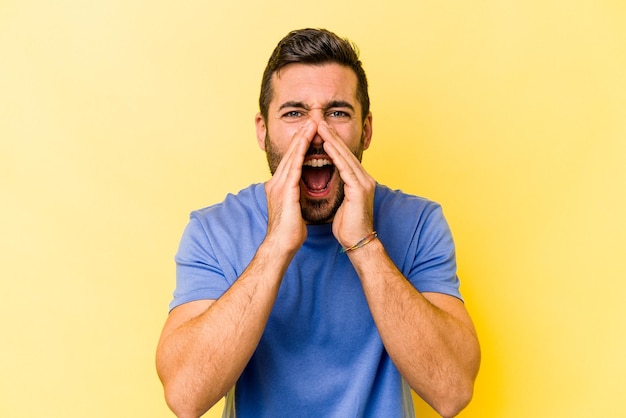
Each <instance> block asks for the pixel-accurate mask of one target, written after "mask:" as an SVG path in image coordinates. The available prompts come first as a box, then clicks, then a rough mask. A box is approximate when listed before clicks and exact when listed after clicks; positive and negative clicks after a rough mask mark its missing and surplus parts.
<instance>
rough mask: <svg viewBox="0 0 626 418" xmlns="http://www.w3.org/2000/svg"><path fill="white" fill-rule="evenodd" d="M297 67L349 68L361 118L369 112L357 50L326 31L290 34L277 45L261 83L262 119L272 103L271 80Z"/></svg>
mask: <svg viewBox="0 0 626 418" xmlns="http://www.w3.org/2000/svg"><path fill="white" fill-rule="evenodd" d="M293 63H300V64H309V65H322V64H327V63H337V64H341V65H345V66H347V67H350V68H351V69H352V70H353V71H354V73H355V74H356V78H357V91H356V95H357V100H358V101H359V102H360V103H361V111H362V112H363V114H362V118H363V120H365V118H366V117H367V115H368V114H369V111H370V98H369V93H368V90H367V77H366V76H365V71H364V70H363V65H362V64H361V61H360V60H359V50H358V48H357V46H356V45H355V44H354V43H353V42H351V41H350V40H348V39H345V38H341V37H339V36H337V35H335V34H334V33H332V32H330V31H328V30H326V29H311V28H307V29H299V30H294V31H292V32H289V33H288V34H287V36H285V37H284V38H283V39H281V41H280V42H279V43H278V45H276V48H275V49H274V52H272V55H271V56H270V59H269V61H268V62H267V66H266V67H265V71H264V72H263V79H262V81H261V95H260V96H259V108H260V110H261V115H262V116H263V119H265V120H267V115H268V109H269V105H270V102H271V101H272V95H273V91H272V76H273V75H274V73H276V72H278V71H280V69H281V68H283V67H285V66H286V65H288V64H293Z"/></svg>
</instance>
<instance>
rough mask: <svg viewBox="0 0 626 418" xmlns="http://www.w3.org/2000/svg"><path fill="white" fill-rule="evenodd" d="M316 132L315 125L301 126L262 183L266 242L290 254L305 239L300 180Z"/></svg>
mask: <svg viewBox="0 0 626 418" xmlns="http://www.w3.org/2000/svg"><path fill="white" fill-rule="evenodd" d="M316 132H317V124H316V123H315V122H313V121H311V120H309V121H307V122H306V123H304V124H303V125H302V126H301V127H300V128H299V129H298V130H297V131H296V133H295V134H294V136H293V139H292V141H291V143H290V145H289V148H287V151H286V152H285V154H284V155H283V157H282V159H281V162H280V164H279V165H278V167H277V169H276V171H275V173H274V175H273V176H272V178H271V179H270V180H268V181H267V182H266V183H265V194H266V196H267V209H268V225H267V236H266V242H269V243H271V244H272V245H275V246H276V248H278V249H279V251H285V252H287V253H291V254H292V255H293V254H294V253H295V252H297V251H298V249H299V248H300V247H301V246H302V244H303V243H304V241H305V240H306V236H307V230H306V224H305V222H304V220H303V219H302V209H301V206H300V178H301V176H302V164H303V163H304V156H305V154H306V152H307V150H308V148H309V145H310V143H311V141H312V140H313V137H314V136H315V134H316Z"/></svg>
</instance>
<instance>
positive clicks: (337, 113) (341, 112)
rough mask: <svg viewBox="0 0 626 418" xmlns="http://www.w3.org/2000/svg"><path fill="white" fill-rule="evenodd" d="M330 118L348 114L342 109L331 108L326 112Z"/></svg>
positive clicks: (346, 116)
mask: <svg viewBox="0 0 626 418" xmlns="http://www.w3.org/2000/svg"><path fill="white" fill-rule="evenodd" d="M328 116H330V117H331V118H349V117H350V115H349V114H348V113H347V112H344V111H342V110H333V111H332V112H330V113H329V114H328Z"/></svg>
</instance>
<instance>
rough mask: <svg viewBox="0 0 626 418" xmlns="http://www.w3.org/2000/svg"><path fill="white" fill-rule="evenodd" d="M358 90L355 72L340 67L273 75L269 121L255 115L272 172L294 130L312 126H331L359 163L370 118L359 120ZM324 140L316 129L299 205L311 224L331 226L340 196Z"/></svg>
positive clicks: (290, 69)
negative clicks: (328, 223)
mask: <svg viewBox="0 0 626 418" xmlns="http://www.w3.org/2000/svg"><path fill="white" fill-rule="evenodd" d="M356 91H357V78H356V75H355V73H354V71H353V70H352V69H350V68H349V67H346V66H343V65H340V64H335V63H329V64H323V65H306V64H289V65H287V66H285V67H283V68H282V69H280V71H279V72H277V73H275V74H274V75H273V78H272V93H273V95H272V100H271V102H270V105H269V109H268V116H267V120H264V119H263V117H262V116H261V115H260V114H257V116H256V129H257V140H258V142H259V146H260V147H261V149H262V150H264V151H265V152H266V154H267V160H268V163H269V166H270V171H271V172H272V174H274V172H275V171H276V168H277V167H278V165H279V164H280V162H281V160H282V158H283V155H284V153H285V151H286V150H287V148H288V147H289V144H290V143H291V141H292V139H293V137H294V135H295V134H296V132H297V131H298V129H299V128H300V127H302V126H303V125H304V124H305V123H311V122H312V123H314V124H315V125H316V126H319V124H320V123H324V124H326V125H327V126H328V127H330V129H331V130H332V132H333V134H334V135H336V136H337V137H339V138H340V139H341V141H343V142H344V143H345V144H346V146H347V147H348V148H349V149H350V150H351V151H352V153H353V154H354V155H355V156H356V157H357V158H358V159H359V161H360V160H361V156H362V153H363V150H365V149H367V148H368V147H369V143H370V139H371V136H372V116H371V114H368V115H367V116H366V117H365V118H364V117H363V115H362V112H361V105H360V103H359V101H358V100H357V95H356ZM326 132H328V131H326ZM324 141H325V138H324V137H323V136H322V135H321V134H320V132H319V131H317V130H316V131H315V133H314V134H313V137H312V138H311V142H310V146H309V149H308V151H307V152H306V155H305V156H304V164H303V166H302V175H301V178H300V206H301V208H302V217H303V219H304V220H305V221H306V222H307V223H310V224H319V223H327V222H331V221H332V219H333V217H334V215H335V212H336V211H337V209H338V208H339V206H340V205H341V203H342V201H343V197H344V191H343V186H344V183H343V181H342V180H341V177H340V175H339V172H338V170H336V169H335V166H334V165H333V162H332V160H331V159H330V157H329V156H328V155H327V154H326V152H325V151H324Z"/></svg>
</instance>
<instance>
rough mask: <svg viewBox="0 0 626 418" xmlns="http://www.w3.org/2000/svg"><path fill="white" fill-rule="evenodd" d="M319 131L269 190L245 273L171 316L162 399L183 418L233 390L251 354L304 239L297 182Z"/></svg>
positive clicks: (296, 144)
mask: <svg viewBox="0 0 626 418" xmlns="http://www.w3.org/2000/svg"><path fill="white" fill-rule="evenodd" d="M314 132H315V126H314V125H313V124H308V125H305V126H303V127H302V128H301V129H300V130H299V131H298V132H297V133H296V134H295V135H294V139H293V141H292V143H291V145H290V147H289V149H288V150H287V152H286V153H285V155H284V157H283V159H282V161H281V163H280V165H279V166H278V168H277V170H276V172H275V173H274V175H273V176H272V178H271V179H270V180H269V181H268V182H267V183H265V192H266V195H267V201H268V225H267V234H266V237H265V240H264V241H263V243H262V244H261V245H260V246H259V248H258V250H257V252H256V254H255V256H254V258H253V259H252V261H251V262H250V264H249V265H248V267H247V269H246V270H245V271H244V273H243V274H242V275H241V276H240V277H239V278H238V279H237V280H236V281H235V283H234V284H233V285H232V286H231V288H230V289H229V290H228V291H226V293H224V295H222V297H220V298H219V299H218V300H216V301H207V300H205V301H197V302H190V303H186V304H184V305H181V306H179V307H177V308H175V309H174V310H172V312H171V313H170V315H169V317H168V319H167V321H166V323H165V326H164V328H163V331H162V334H161V338H160V340H159V344H158V347H157V356H156V357H157V358H156V363H157V371H158V373H159V377H160V379H161V381H162V383H163V387H164V389H165V398H166V400H167V403H168V405H169V406H170V408H171V409H172V410H173V411H174V412H175V413H176V415H177V416H178V417H179V418H186V417H194V418H195V417H198V416H200V415H202V414H203V413H204V412H206V411H207V410H208V409H209V408H210V407H211V406H213V405H214V404H215V403H216V402H217V401H218V400H220V399H221V398H222V397H223V396H224V395H225V394H226V393H227V392H228V391H229V390H230V388H231V387H232V386H233V385H234V384H235V382H236V381H237V379H238V378H239V376H240V375H241V373H242V371H243V369H244V368H245V366H246V364H247V363H248V361H249V360H250V357H251V356H252V354H253V353H254V350H255V349H256V347H257V345H258V343H259V341H260V339H261V335H262V334H263V330H264V329H265V325H266V323H267V320H268V318H269V314H270V312H271V310H272V307H273V305H274V301H275V300H276V295H277V294H278V289H279V287H280V283H281V281H282V278H283V275H284V274H285V271H286V270H287V267H288V266H289V263H290V262H291V260H292V258H293V256H294V255H295V254H296V252H297V251H298V249H299V248H300V247H301V246H302V244H303V243H304V241H305V239H306V234H307V230H306V225H305V223H304V221H303V219H302V215H301V208H300V187H299V181H300V176H301V172H302V163H303V160H304V154H305V153H306V150H307V149H308V146H309V143H310V142H311V140H312V138H313V134H314Z"/></svg>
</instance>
